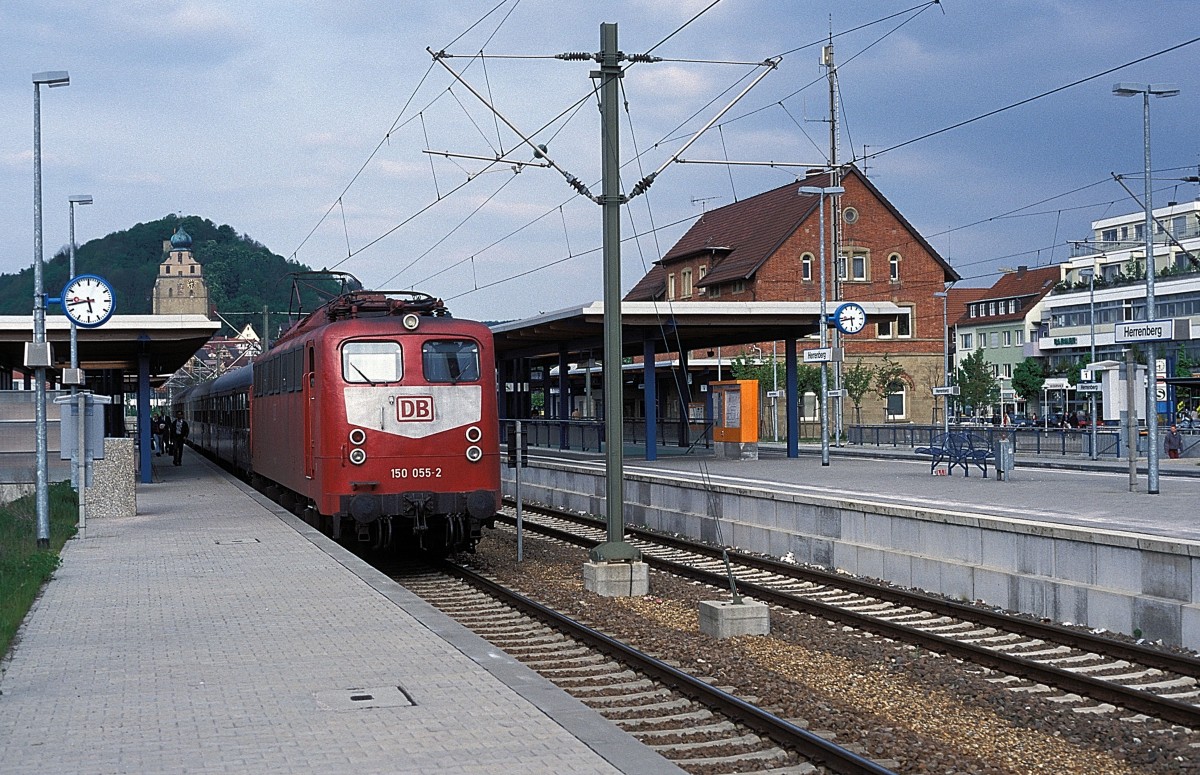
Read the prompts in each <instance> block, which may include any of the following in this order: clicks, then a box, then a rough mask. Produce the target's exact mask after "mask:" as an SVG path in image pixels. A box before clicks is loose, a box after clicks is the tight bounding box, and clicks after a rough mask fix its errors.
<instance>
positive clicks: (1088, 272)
mask: <svg viewBox="0 0 1200 775" xmlns="http://www.w3.org/2000/svg"><path fill="white" fill-rule="evenodd" d="M1079 276H1080V277H1082V278H1084V279H1085V280H1087V281H1088V330H1089V334H1088V341H1090V342H1091V343H1092V362H1091V363H1090V364H1088V365H1089V366H1091V367H1092V368H1095V364H1096V269H1095V267H1091V266H1085V267H1083V268H1082V269H1080V270H1079ZM1092 376H1093V378H1092V379H1091V380H1089V381H1092V382H1094V381H1095V375H1092ZM1088 420H1089V422H1090V424H1091V426H1092V430H1091V434H1092V460H1096V459H1098V458H1099V455H1098V454H1097V451H1096V394H1095V393H1089V394H1088Z"/></svg>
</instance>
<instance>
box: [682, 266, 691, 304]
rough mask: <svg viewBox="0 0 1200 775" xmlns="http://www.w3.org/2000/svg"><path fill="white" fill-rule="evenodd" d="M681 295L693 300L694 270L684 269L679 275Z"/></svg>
mask: <svg viewBox="0 0 1200 775" xmlns="http://www.w3.org/2000/svg"><path fill="white" fill-rule="evenodd" d="M679 295H680V297H681V298H684V299H690V298H692V270H691V269H684V270H683V271H682V272H680V273H679Z"/></svg>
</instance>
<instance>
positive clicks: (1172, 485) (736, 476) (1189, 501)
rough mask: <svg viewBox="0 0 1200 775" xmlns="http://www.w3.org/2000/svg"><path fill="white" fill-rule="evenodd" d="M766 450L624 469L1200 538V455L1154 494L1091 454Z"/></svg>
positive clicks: (1172, 466)
mask: <svg viewBox="0 0 1200 775" xmlns="http://www.w3.org/2000/svg"><path fill="white" fill-rule="evenodd" d="M760 452H761V454H760V459H758V460H729V459H725V458H718V457H714V456H712V455H711V454H710V455H707V456H705V455H702V454H701V455H689V456H681V457H667V458H661V459H659V460H656V461H653V462H647V461H645V460H641V459H629V458H627V459H626V460H625V461H624V464H623V466H624V469H625V471H626V472H637V473H640V474H650V475H660V476H664V477H668V478H672V479H676V480H688V481H705V480H707V481H712V482H715V483H718V484H740V485H744V486H751V487H755V488H758V489H761V490H763V491H764V492H771V491H777V492H785V493H803V492H808V493H814V494H824V495H839V496H845V497H850V498H854V499H856V500H863V501H867V502H871V503H880V504H884V505H887V504H901V505H906V506H915V507H918V508H930V509H948V510H952V511H956V512H961V513H965V514H975V515H984V516H993V517H999V518H1003V519H1014V520H1028V521H1034V522H1043V523H1053V524H1060V525H1071V526H1075V527H1081V528H1086V529H1096V530H1110V531H1118V532H1125V533H1134V534H1142V535H1152V536H1156V537H1159V538H1171V539H1188V540H1200V461H1198V460H1196V459H1180V460H1169V459H1166V458H1163V459H1162V460H1160V462H1159V468H1160V476H1159V492H1158V494H1156V495H1149V494H1147V493H1146V473H1145V466H1146V461H1145V460H1144V459H1143V460H1141V461H1140V463H1139V469H1138V471H1139V472H1138V474H1137V479H1136V483H1135V485H1134V487H1133V489H1132V490H1131V489H1130V479H1129V468H1128V464H1127V463H1125V462H1115V461H1109V462H1106V461H1097V462H1092V461H1090V460H1088V459H1086V458H1071V457H1046V458H1031V457H1026V456H1022V457H1020V458H1018V460H1017V468H1016V470H1014V471H1013V472H1012V474H1011V476H1010V477H1009V478H1008V480H1007V481H999V480H997V479H996V474H995V471H994V470H993V469H992V467H991V466H989V467H988V478H987V479H984V478H983V476H982V475H981V472H980V471H979V469H977V468H975V467H972V469H971V474H970V476H967V477H964V476H963V475H962V471H961V469H956V470H955V472H954V474H953V475H951V476H931V475H930V472H929V468H930V461H929V458H927V457H926V458H920V457H918V456H916V455H914V454H912V452H911V451H910V450H889V449H888V448H877V447H845V448H835V449H833V450H831V454H830V464H829V465H828V466H822V465H821V459H820V449H819V447H817V446H815V445H813V446H806V447H804V448H802V450H801V454H800V456H799V457H797V458H790V459H789V458H787V457H786V456H785V455H784V454H783V451H782V449H779V448H774V447H766V446H764V448H763V449H762V450H761V451H760ZM530 455H531V458H532V459H533V460H534V461H535V463H534V464H535V465H536V461H537V460H538V459H547V460H553V459H562V460H569V461H571V462H573V463H580V462H583V463H584V464H585V465H589V466H593V467H596V468H597V469H598V470H603V468H604V459H603V457H601V456H599V455H594V454H593V455H583V454H579V453H569V452H567V453H559V452H557V451H551V450H545V449H538V450H531V451H530ZM506 476H508V474H506Z"/></svg>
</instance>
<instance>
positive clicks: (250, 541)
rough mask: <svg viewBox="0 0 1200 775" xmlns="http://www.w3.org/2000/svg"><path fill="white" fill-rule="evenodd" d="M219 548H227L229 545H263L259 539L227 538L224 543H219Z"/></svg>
mask: <svg viewBox="0 0 1200 775" xmlns="http://www.w3.org/2000/svg"><path fill="white" fill-rule="evenodd" d="M216 543H217V546H227V545H229V544H257V543H261V542H260V541H259V540H258V539H257V538H226V539H225V540H224V541H217V542H216Z"/></svg>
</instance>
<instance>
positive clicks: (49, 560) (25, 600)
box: [0, 482, 79, 658]
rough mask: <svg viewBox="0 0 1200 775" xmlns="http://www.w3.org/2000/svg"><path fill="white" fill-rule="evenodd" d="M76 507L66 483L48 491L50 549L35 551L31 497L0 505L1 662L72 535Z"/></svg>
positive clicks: (33, 510) (55, 567)
mask: <svg viewBox="0 0 1200 775" xmlns="http://www.w3.org/2000/svg"><path fill="white" fill-rule="evenodd" d="M78 513H79V507H78V502H77V501H76V500H75V491H74V490H72V489H71V486H70V484H69V483H67V482H61V483H59V484H55V485H52V486H51V487H50V549H49V550H44V549H38V548H37V517H36V505H35V498H34V495H33V494H32V493H30V494H28V495H25V496H24V497H22V498H20V499H18V500H16V501H13V502H12V503H9V504H6V505H4V506H0V658H3V656H4V654H5V653H6V652H7V651H8V647H9V645H10V644H11V643H12V639H13V637H14V636H15V635H16V633H17V628H19V627H20V626H21V621H22V620H23V619H24V618H25V614H26V613H27V612H28V611H29V607H30V606H31V605H33V601H34V599H35V598H36V597H37V594H38V591H39V590H40V589H41V588H42V584H44V583H45V582H46V581H48V580H49V579H50V577H51V575H53V573H54V571H55V570H56V569H57V568H58V566H59V562H60V561H59V558H58V552H59V551H61V550H62V546H63V544H64V543H66V541H67V539H68V538H70V537H71V536H73V535H75V521H76V518H77V517H78Z"/></svg>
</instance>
